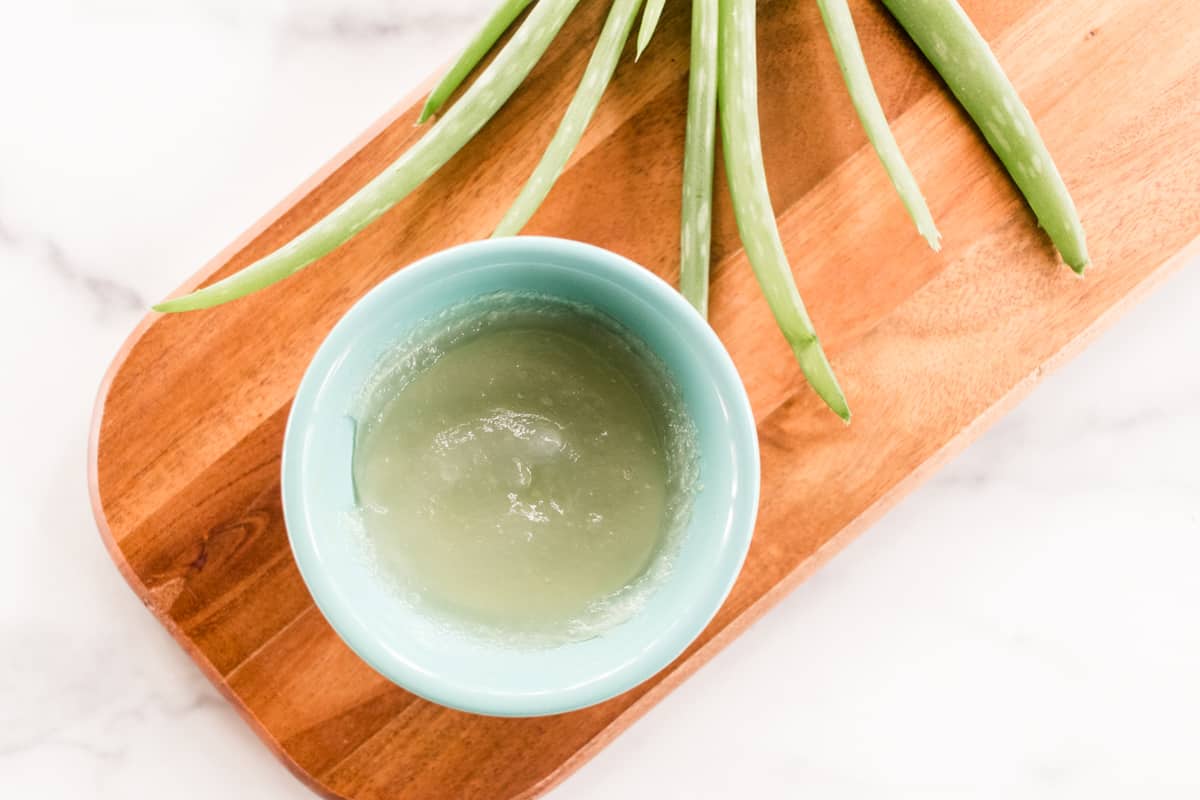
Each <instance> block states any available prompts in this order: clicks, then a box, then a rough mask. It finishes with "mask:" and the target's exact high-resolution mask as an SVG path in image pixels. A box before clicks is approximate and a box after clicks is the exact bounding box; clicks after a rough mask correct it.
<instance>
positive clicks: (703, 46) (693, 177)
mask: <svg viewBox="0 0 1200 800" xmlns="http://www.w3.org/2000/svg"><path fill="white" fill-rule="evenodd" d="M719 10H720V4H719V0H692V44H691V71H690V72H689V74H688V105H687V133H686V138H685V140H684V146H683V202H682V211H681V213H680V232H679V291H680V292H682V293H683V296H684V297H685V298H687V300H688V302H690V303H691V304H692V305H693V306H695V307H696V310H697V311H699V312H700V315H701V316H703V317H707V316H708V271H709V262H710V261H711V258H712V185H713V167H714V164H713V162H714V159H715V152H716V139H717V45H718V35H719V32H718V19H719V13H718V12H719Z"/></svg>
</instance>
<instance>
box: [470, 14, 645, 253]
mask: <svg viewBox="0 0 1200 800" xmlns="http://www.w3.org/2000/svg"><path fill="white" fill-rule="evenodd" d="M641 5H642V0H615V2H614V3H613V5H612V8H611V9H610V10H609V12H608V19H606V20H605V21H604V28H603V29H602V30H601V31H600V38H599V39H598V40H597V41H596V47H595V49H594V50H592V57H591V58H590V59H589V60H588V64H587V68H586V69H584V71H583V78H582V79H581V80H580V82H579V88H578V89H576V90H575V96H574V97H572V98H571V104H570V105H569V106H567V113H566V114H564V115H563V118H562V122H560V123H559V125H558V130H556V131H555V132H554V138H553V139H551V140H550V144H549V145H547V146H546V152H545V153H543V154H542V160H541V161H540V162H538V165H537V167H536V168H535V169H534V171H533V174H532V175H530V176H529V180H528V181H526V182H525V185H524V186H523V187H521V193H520V194H519V195H517V199H516V200H515V201H514V202H513V204H512V206H511V207H510V208H509V209H508V212H507V213H506V214H505V215H504V218H503V219H502V220H500V224H499V225H498V226H496V230H495V232H494V233H493V234H492V235H493V236H514V235H516V234H517V233H519V232H520V230H521V228H523V227H525V223H527V222H529V218H530V217H532V216H533V214H534V212H535V211H537V210H538V207H539V206H540V205H541V204H542V201H543V200H545V199H546V195H547V194H549V193H550V187H552V186H553V185H554V182H555V181H556V180H558V176H559V175H560V174H562V171H563V168H564V167H566V165H567V160H568V159H570V157H571V153H573V152H574V151H575V146H576V145H578V144H579V140H580V139H581V138H583V131H584V130H585V129H586V128H587V125H588V122H590V121H591V119H592V114H594V113H595V111H596V106H598V105H600V98H601V97H603V96H604V90H605V89H606V88H608V82H609V81H610V80H612V76H613V72H615V71H616V69H617V61H618V60H619V59H620V57H621V51H622V50H624V49H625V42H626V40H627V39H628V38H629V31H630V30H632V28H633V21H634V18H635V17H636V16H637V12H638V9H639V8H641Z"/></svg>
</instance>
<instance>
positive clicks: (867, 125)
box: [817, 0, 942, 250]
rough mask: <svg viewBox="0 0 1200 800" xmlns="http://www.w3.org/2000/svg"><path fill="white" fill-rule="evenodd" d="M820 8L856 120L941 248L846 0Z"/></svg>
mask: <svg viewBox="0 0 1200 800" xmlns="http://www.w3.org/2000/svg"><path fill="white" fill-rule="evenodd" d="M817 6H818V7H819V8H820V9H821V19H822V20H824V22H825V30H826V31H827V32H828V33H829V41H830V43H831V44H832V45H833V52H834V55H835V56H836V57H837V61H838V66H839V67H840V68H841V71H842V78H843V79H845V81H846V89H847V90H848V91H849V93H850V102H851V103H853V104H854V110H855V111H856V112H857V113H858V118H859V121H860V122H862V126H863V129H864V130H865V131H866V133H867V139H868V140H870V142H871V146H872V147H874V148H875V153H876V155H878V156H879V160H880V161H882V162H883V167H884V169H886V170H887V174H888V177H889V178H891V181H892V185H893V186H894V187H895V188H896V192H897V193H898V194H899V195H900V199H901V201H902V202H903V203H904V207H905V208H906V209H907V210H908V215H909V216H910V217H912V220H913V222H914V223H916V226H917V231H918V232H919V233H920V234H921V235H922V236H923V237H925V241H927V242H929V246H930V247H932V248H933V249H934V250H940V249H941V248H942V245H941V239H942V237H941V234H940V233H938V229H937V226H936V225H935V224H934V222H933V215H932V214H930V213H929V206H927V205H926V204H925V197H924V196H923V195H922V194H921V187H920V186H918V185H917V179H916V178H914V177H913V174H912V170H910V169H909V168H908V164H907V163H906V162H905V161H904V155H903V154H902V153H901V152H900V146H899V145H898V144H896V137H895V136H893V135H892V129H891V128H890V127H889V126H888V121H887V117H886V116H885V115H884V113H883V106H881V105H880V104H879V97H878V96H877V95H876V94H875V86H874V84H872V83H871V74H870V73H869V72H868V71H867V62H866V59H864V58H863V52H862V47H861V46H859V43H858V34H857V33H856V32H855V30H854V18H853V17H852V16H851V15H850V6H849V5H847V3H846V0H817Z"/></svg>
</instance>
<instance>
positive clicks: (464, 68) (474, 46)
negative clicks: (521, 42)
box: [417, 0, 533, 125]
mask: <svg viewBox="0 0 1200 800" xmlns="http://www.w3.org/2000/svg"><path fill="white" fill-rule="evenodd" d="M531 2H533V0H501V3H500V5H498V6H496V8H495V9H494V10H493V11H492V13H491V14H489V15H488V18H487V19H486V20H484V22H483V25H482V27H480V28H479V30H478V31H476V33H475V35H474V36H473V37H471V41H469V42H467V46H466V47H464V48H463V51H462V52H461V53H459V55H458V58H457V59H455V61H454V63H453V64H451V65H450V68H449V69H448V70H446V74H444V75H443V76H442V78H441V80H439V81H438V82H437V85H436V86H434V87H433V90H432V91H431V92H430V93H429V97H428V98H426V100H425V106H424V107H423V108H422V109H421V116H420V117H419V118H418V119H417V124H418V125H420V124H421V123H423V122H425V121H426V120H427V119H429V118H430V117H432V116H433V115H434V114H436V113H437V112H438V111H439V110H440V109H441V107H442V106H443V105H444V104H445V102H446V100H448V99H449V98H450V95H452V94H454V90H455V89H457V88H458V87H459V86H461V85H462V82H463V81H464V80H466V78H467V76H468V75H470V74H471V70H473V69H475V66H476V65H477V64H478V63H479V62H480V61H482V60H483V57H484V56H486V55H487V54H488V53H490V52H491V51H492V47H494V46H495V44H496V42H497V41H499V39H500V37H501V36H503V35H504V32H505V31H506V30H508V27H509V26H510V25H512V23H513V20H515V19H516V18H517V17H519V16H520V15H521V12H522V11H524V10H525V9H526V8H528V7H529V4H530V3H531Z"/></svg>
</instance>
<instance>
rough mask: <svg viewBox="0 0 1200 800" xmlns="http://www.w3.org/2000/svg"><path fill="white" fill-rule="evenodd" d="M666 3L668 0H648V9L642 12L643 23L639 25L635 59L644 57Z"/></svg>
mask: <svg viewBox="0 0 1200 800" xmlns="http://www.w3.org/2000/svg"><path fill="white" fill-rule="evenodd" d="M666 4H667V0H646V10H645V11H643V12H642V24H641V26H639V27H638V38H637V55H635V56H634V57H633V60H634V61H637V60H638V59H639V58H641V57H642V51H643V50H645V49H646V45H648V44H650V39H651V37H653V36H654V29H655V28H657V27H658V18H659V17H661V16H662V11H663V6H665V5H666Z"/></svg>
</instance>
